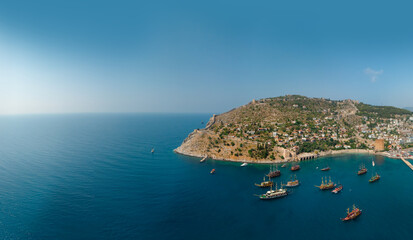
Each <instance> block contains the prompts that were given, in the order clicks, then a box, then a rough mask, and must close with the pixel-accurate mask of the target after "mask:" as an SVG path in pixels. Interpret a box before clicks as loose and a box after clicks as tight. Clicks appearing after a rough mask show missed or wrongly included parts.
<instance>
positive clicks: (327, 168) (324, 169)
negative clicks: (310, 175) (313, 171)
mask: <svg viewBox="0 0 413 240" xmlns="http://www.w3.org/2000/svg"><path fill="white" fill-rule="evenodd" d="M328 170H330V167H325V168H322V169H321V171H328Z"/></svg>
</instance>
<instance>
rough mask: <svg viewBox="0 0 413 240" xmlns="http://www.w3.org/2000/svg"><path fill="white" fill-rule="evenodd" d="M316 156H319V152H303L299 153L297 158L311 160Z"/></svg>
mask: <svg viewBox="0 0 413 240" xmlns="http://www.w3.org/2000/svg"><path fill="white" fill-rule="evenodd" d="M315 158H317V154H312V153H303V154H300V155H297V160H299V161H305V160H311V159H315Z"/></svg>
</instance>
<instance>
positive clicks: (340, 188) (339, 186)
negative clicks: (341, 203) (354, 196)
mask: <svg viewBox="0 0 413 240" xmlns="http://www.w3.org/2000/svg"><path fill="white" fill-rule="evenodd" d="M341 190H343V185H341V184H339V185H338V187H336V188H334V190H333V191H331V192H332V193H335V194H337V193H339V192H341Z"/></svg>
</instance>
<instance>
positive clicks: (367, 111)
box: [357, 103, 413, 118]
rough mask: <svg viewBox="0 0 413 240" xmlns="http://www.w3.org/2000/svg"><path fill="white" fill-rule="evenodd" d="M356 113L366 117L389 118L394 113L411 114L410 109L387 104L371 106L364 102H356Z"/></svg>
mask: <svg viewBox="0 0 413 240" xmlns="http://www.w3.org/2000/svg"><path fill="white" fill-rule="evenodd" d="M357 109H358V110H359V111H358V112H357V115H359V116H367V117H379V118H391V117H394V116H395V115H411V114H413V113H412V112H411V111H409V110H406V109H401V108H396V107H389V106H373V105H368V104H364V103H359V104H357Z"/></svg>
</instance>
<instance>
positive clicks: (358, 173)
mask: <svg viewBox="0 0 413 240" xmlns="http://www.w3.org/2000/svg"><path fill="white" fill-rule="evenodd" d="M365 173H367V168H366V166H365V165H364V164H362V165H360V167H359V170H358V172H357V175H363V174H365Z"/></svg>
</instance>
